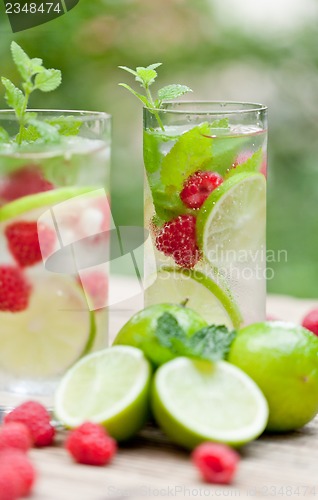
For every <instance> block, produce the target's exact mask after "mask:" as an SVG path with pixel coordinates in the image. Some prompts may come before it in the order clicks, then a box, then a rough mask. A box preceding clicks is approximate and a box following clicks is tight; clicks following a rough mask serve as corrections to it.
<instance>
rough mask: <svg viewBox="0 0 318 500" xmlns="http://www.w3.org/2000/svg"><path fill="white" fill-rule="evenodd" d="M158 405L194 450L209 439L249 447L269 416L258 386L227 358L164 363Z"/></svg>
mask: <svg viewBox="0 0 318 500" xmlns="http://www.w3.org/2000/svg"><path fill="white" fill-rule="evenodd" d="M152 409H153V412H154V416H155V418H156V421H157V422H158V424H159V425H160V427H161V428H162V429H163V430H164V432H165V433H166V434H167V435H168V436H169V437H170V439H171V440H172V441H174V442H176V443H177V444H180V445H181V446H184V447H185V448H190V449H191V448H194V447H195V446H196V445H197V444H199V443H201V442H203V441H216V442H221V443H227V444H230V445H232V446H240V445H243V444H245V443H247V442H248V441H251V440H253V439H255V438H257V437H258V436H259V435H260V434H262V432H263V431H264V429H265V427H266V423H267V419H268V406H267V402H266V399H265V397H264V396H263V394H262V392H261V391H260V389H259V388H258V386H257V385H256V384H255V382H254V381H253V380H252V379H251V378H250V377H248V376H247V375H246V374H245V373H244V372H243V371H241V370H240V369H237V368H236V367H235V366H233V365H230V364H229V363H227V362H225V361H219V362H217V363H210V362H208V361H193V360H191V359H189V358H176V359H174V360H173V361H169V363H166V364H165V365H163V366H161V367H160V368H159V370H158V371H157V372H156V375H155V378H154V384H153V391H152Z"/></svg>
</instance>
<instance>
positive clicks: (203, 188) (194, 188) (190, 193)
mask: <svg viewBox="0 0 318 500" xmlns="http://www.w3.org/2000/svg"><path fill="white" fill-rule="evenodd" d="M222 182H223V178H222V177H221V176H220V175H219V174H218V173H216V172H204V171H202V170H198V171H197V172H195V173H194V174H192V175H190V177H188V178H187V180H186V181H185V183H184V185H183V189H182V191H181V193H180V198H181V200H182V201H183V203H184V204H185V205H186V206H187V207H189V208H200V207H201V206H202V205H203V203H204V202H205V200H206V199H207V197H208V196H209V194H211V193H212V191H214V189H216V188H217V187H218V186H220V184H222Z"/></svg>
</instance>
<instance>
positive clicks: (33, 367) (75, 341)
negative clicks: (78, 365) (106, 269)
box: [0, 275, 96, 380]
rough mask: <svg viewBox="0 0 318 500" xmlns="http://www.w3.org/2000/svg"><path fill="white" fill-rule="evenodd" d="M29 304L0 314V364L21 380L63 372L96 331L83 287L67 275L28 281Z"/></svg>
mask: <svg viewBox="0 0 318 500" xmlns="http://www.w3.org/2000/svg"><path fill="white" fill-rule="evenodd" d="M32 287H33V290H32V294H31V299H30V303H29V306H28V308H27V309H26V310H25V311H22V312H19V313H14V314H11V313H8V312H2V313H0V324H1V327H0V366H1V367H2V368H3V369H4V370H5V371H6V372H8V373H10V374H12V375H14V376H18V377H23V378H36V379H39V380H40V379H41V378H43V379H44V378H49V377H56V376H59V375H62V374H63V373H64V372H65V371H66V370H67V369H68V368H69V367H70V366H71V365H72V364H73V363H75V361H77V360H78V359H79V358H80V357H81V356H82V355H83V354H84V353H85V352H86V351H87V349H88V348H89V347H91V346H92V343H93V340H94V337H95V333H96V329H95V321H94V320H93V315H92V313H90V311H89V310H88V306H87V303H86V300H85V297H84V294H83V292H82V290H81V288H80V287H79V286H78V284H77V283H75V282H74V280H73V279H72V278H70V277H65V276H63V277H60V276H54V275H52V276H50V277H47V276H46V277H45V278H40V277H39V278H36V279H34V281H33V282H32Z"/></svg>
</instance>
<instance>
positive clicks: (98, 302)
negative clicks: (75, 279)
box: [80, 271, 108, 310]
mask: <svg viewBox="0 0 318 500" xmlns="http://www.w3.org/2000/svg"><path fill="white" fill-rule="evenodd" d="M80 283H81V285H82V286H83V288H84V290H85V292H86V293H87V294H88V295H89V296H90V297H91V299H92V302H93V307H94V310H96V309H101V308H102V307H106V305H107V296H108V280H107V276H106V275H105V274H104V273H102V272H99V271H91V272H90V273H83V274H82V275H81V279H80Z"/></svg>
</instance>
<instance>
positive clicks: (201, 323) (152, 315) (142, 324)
mask: <svg viewBox="0 0 318 500" xmlns="http://www.w3.org/2000/svg"><path fill="white" fill-rule="evenodd" d="M165 312H166V313H170V314H172V315H173V316H174V317H175V318H176V320H177V321H178V323H179V325H180V326H181V327H182V328H183V330H184V331H185V332H186V333H187V334H188V335H192V334H194V333H195V332H197V331H198V330H201V328H204V327H205V326H207V323H206V321H205V320H204V319H202V318H201V316H200V315H199V314H198V313H197V312H195V311H193V310H192V309H190V308H188V307H183V306H180V305H177V304H156V305H153V306H150V307H146V309H143V310H142V311H140V312H138V313H137V314H135V315H134V316H133V317H132V318H131V319H130V320H129V321H128V322H127V323H126V324H125V325H124V326H123V327H122V329H121V330H120V331H119V332H118V334H117V337H116V338H115V340H114V345H118V344H123V345H131V346H134V347H138V348H139V349H141V350H142V351H143V352H144V353H145V355H146V357H147V358H148V359H149V360H150V361H151V362H152V363H153V364H154V365H156V366H157V365H161V364H163V363H166V362H167V361H170V360H171V359H173V358H174V357H175V355H174V354H173V353H171V351H170V350H169V349H168V348H167V347H164V346H162V345H160V343H159V342H158V340H157V339H156V337H155V332H156V328H157V322H158V319H159V317H160V316H162V315H163V313H165Z"/></svg>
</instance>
